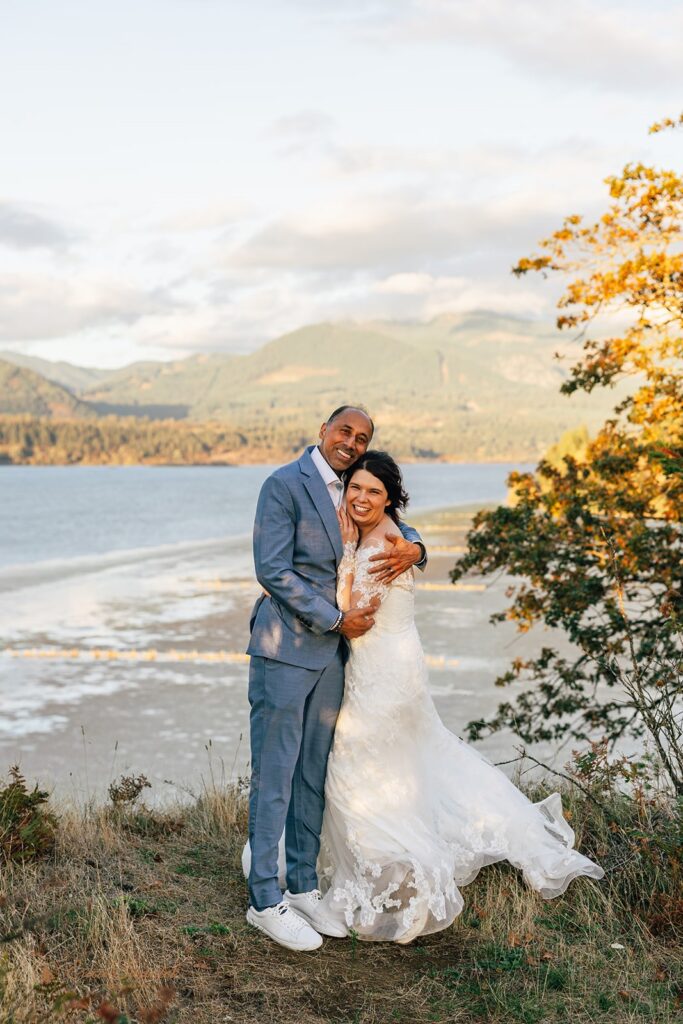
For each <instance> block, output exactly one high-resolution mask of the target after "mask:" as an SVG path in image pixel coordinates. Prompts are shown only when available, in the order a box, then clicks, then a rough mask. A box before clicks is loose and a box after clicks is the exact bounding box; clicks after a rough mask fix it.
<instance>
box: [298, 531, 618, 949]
mask: <svg viewBox="0 0 683 1024" xmlns="http://www.w3.org/2000/svg"><path fill="white" fill-rule="evenodd" d="M381 544H382V542H380V545H376V544H372V545H369V546H366V547H361V548H359V549H358V550H357V551H355V550H354V545H353V544H347V545H346V546H345V550H344V558H343V561H342V563H341V565H340V571H339V589H340V593H341V591H342V590H343V588H344V586H345V585H346V584H347V583H348V578H349V574H350V573H352V574H353V596H354V600H355V603H362V604H366V603H367V602H368V600H369V599H370V598H371V597H373V596H375V595H377V596H379V597H380V599H381V605H380V607H379V609H378V610H377V612H376V614H375V625H374V627H373V628H372V629H371V630H370V631H369V632H368V633H366V634H365V635H364V636H362V637H360V638H359V639H357V640H353V641H352V642H351V652H350V656H349V660H348V662H347V665H346V683H345V696H344V702H343V705H342V709H341V712H340V715H339V719H338V722H337V727H336V732H335V737H334V745H333V748H332V752H331V754H330V758H329V762H328V769H327V781H326V785H325V816H324V821H323V829H322V835H321V849H320V857H319V861H318V873H319V880H320V888H321V890H322V892H323V894H324V897H323V902H324V905H325V907H326V909H327V910H328V911H329V912H330V913H331V914H333V915H335V916H338V917H339V918H340V919H342V920H344V921H345V922H346V924H347V925H348V926H349V927H351V928H353V929H354V930H355V931H356V933H357V934H358V935H359V937H360V938H363V939H369V940H383V941H387V940H389V941H395V942H410V941H411V940H412V939H414V938H415V937H416V936H417V935H424V934H427V933H429V932H434V931H439V930H440V929H442V928H446V927H448V925H450V924H451V922H452V921H453V919H454V918H455V917H456V916H457V915H458V914H459V913H460V911H461V910H462V907H463V899H462V896H461V894H460V891H459V886H462V885H466V884H467V883H468V882H471V881H472V880H473V879H474V877H475V876H476V874H477V872H478V871H479V869H480V868H482V867H483V866H484V865H485V864H491V863H493V862H495V861H500V860H507V861H509V862H510V863H511V864H513V865H514V866H515V867H518V868H520V869H521V870H522V872H523V875H524V878H525V880H526V881H527V883H528V884H529V885H530V886H531V887H532V888H533V889H536V890H537V891H538V892H539V893H540V894H541V895H542V896H544V897H546V898H548V899H549V898H551V897H553V896H558V895H559V894H560V893H562V892H564V890H565V889H566V888H567V886H568V885H569V883H570V882H571V880H572V879H573V878H576V877H577V876H579V875H588V876H590V877H591V878H602V877H603V874H604V872H603V870H602V868H600V867H599V866H598V865H597V864H594V863H593V862H592V861H590V860H588V858H587V857H584V856H583V855H582V854H580V853H578V852H577V851H576V850H575V849H573V844H574V833H573V831H572V829H571V828H570V827H569V825H568V824H567V821H566V820H565V818H564V817H563V815H562V805H561V801H560V796H559V794H557V793H553V794H552V795H551V796H549V797H547V798H546V799H545V800H542V801H541V802H540V803H536V804H534V803H531V802H530V801H529V800H528V799H527V798H526V797H525V796H524V794H523V793H521V792H520V791H519V790H518V789H517V788H516V787H515V786H514V785H513V783H512V782H510V780H509V779H508V778H507V776H506V775H505V774H504V773H503V772H502V771H500V769H498V768H496V767H494V766H493V765H491V764H490V763H489V762H488V761H487V760H486V759H485V758H484V757H483V756H482V755H481V754H479V753H478V752H477V751H476V750H475V749H474V748H472V747H470V746H468V745H467V744H466V743H464V742H462V740H460V739H458V737H457V736H455V735H453V733H451V732H449V731H448V729H446V727H445V726H444V725H443V723H442V722H441V719H440V718H439V716H438V714H437V711H436V708H435V707H434V704H433V702H432V699H431V696H430V694H429V689H428V685H427V669H426V665H425V661H424V655H423V652H422V647H421V644H420V638H419V636H418V633H417V629H416V627H415V619H414V589H415V583H414V577H413V571H412V570H410V571H409V572H407V573H404V574H403V575H402V576H399V577H398V579H396V580H395V581H394V582H393V583H392V584H391V585H389V586H387V585H385V584H380V583H378V582H377V580H376V578H375V577H373V576H371V575H369V572H368V570H369V568H370V566H369V564H368V562H369V558H370V556H371V555H372V554H374V553H376V552H377V551H379V550H381Z"/></svg>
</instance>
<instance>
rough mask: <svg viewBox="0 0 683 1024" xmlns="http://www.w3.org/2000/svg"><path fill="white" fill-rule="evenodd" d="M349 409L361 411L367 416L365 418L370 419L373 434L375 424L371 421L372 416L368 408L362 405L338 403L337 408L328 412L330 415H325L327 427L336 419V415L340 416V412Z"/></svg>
mask: <svg viewBox="0 0 683 1024" xmlns="http://www.w3.org/2000/svg"><path fill="white" fill-rule="evenodd" d="M349 409H353V411H354V412H362V413H363V415H364V416H367V418H368V419H369V420H370V426H371V428H372V432H373V434H374V433H375V424H374V423H373V421H372V416H371V415H370V413H369V412H368V410H367V409H366V408H365V407H364V406H362V405H340V406H339V408H338V409H335V410H334V412H332V413H330V415H329V416H328V417H327V425H328V427H329V425H330V423H332V422H333V421H334V420H336V419H337V417H338V416H341V415H342V413H345V412H348V411H349Z"/></svg>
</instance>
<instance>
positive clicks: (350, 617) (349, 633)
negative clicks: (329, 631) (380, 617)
mask: <svg viewBox="0 0 683 1024" xmlns="http://www.w3.org/2000/svg"><path fill="white" fill-rule="evenodd" d="M379 605H380V600H379V598H378V597H373V598H372V600H371V601H370V604H368V605H365V607H364V608H351V610H350V611H348V612H344V619H343V621H342V624H341V626H340V627H339V632H340V633H341V634H342V636H345V637H346V639H347V640H355V639H356V638H357V637H359V636H363V634H364V633H367V631H368V630H369V629H372V627H373V626H374V625H375V612H376V611H377V609H378V608H379Z"/></svg>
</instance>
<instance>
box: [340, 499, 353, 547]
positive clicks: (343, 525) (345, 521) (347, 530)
mask: <svg viewBox="0 0 683 1024" xmlns="http://www.w3.org/2000/svg"><path fill="white" fill-rule="evenodd" d="M337 519H338V520H339V529H340V530H341V535H342V543H343V544H347V543H348V542H349V541H352V542H353V543H354V544H357V543H358V527H357V526H356V524H355V523H354V521H353V519H352V518H351V516H350V515H349V513H348V512H347V511H346V509H345V508H343V507H342V508H340V509H339V510H338V511H337Z"/></svg>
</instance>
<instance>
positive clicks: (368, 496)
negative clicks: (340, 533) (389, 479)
mask: <svg viewBox="0 0 683 1024" xmlns="http://www.w3.org/2000/svg"><path fill="white" fill-rule="evenodd" d="M388 505H391V502H390V500H389V496H388V494H387V489H386V487H385V486H384V484H383V483H382V481H381V480H380V479H379V478H378V477H376V476H373V475H372V473H368V471H367V469H358V470H356V472H355V473H354V474H353V476H352V477H351V480H350V481H349V486H348V487H347V488H346V511H347V512H348V513H349V515H350V516H351V518H352V519H353V521H354V522H355V523H357V524H358V526H361V527H366V528H368V527H373V526H376V525H377V523H379V522H381V520H382V517H383V516H384V510H385V509H386V508H387V506H388Z"/></svg>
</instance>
